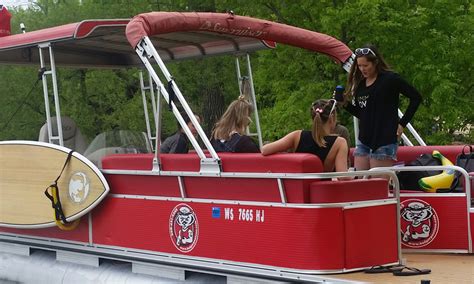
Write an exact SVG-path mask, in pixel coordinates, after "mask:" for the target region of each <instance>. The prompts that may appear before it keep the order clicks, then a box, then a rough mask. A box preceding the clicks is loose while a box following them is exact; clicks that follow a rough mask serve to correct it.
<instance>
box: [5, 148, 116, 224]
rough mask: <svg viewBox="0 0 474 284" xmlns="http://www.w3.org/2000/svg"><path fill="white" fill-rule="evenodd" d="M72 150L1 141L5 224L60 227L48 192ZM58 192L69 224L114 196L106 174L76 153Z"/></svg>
mask: <svg viewBox="0 0 474 284" xmlns="http://www.w3.org/2000/svg"><path fill="white" fill-rule="evenodd" d="M70 151H71V150H70V149H68V148H65V147H61V146H57V145H54V144H48V143H43V142H36V141H1V142H0V226H2V227H12V228H45V227H52V226H55V225H56V224H55V214H54V209H53V208H52V206H51V201H50V200H49V199H48V198H47V197H46V196H45V194H44V191H45V189H46V188H47V187H48V186H49V185H51V184H52V183H53V182H54V180H55V179H56V178H57V177H58V175H59V174H60V173H61V169H62V168H63V166H64V163H65V161H66V159H67V156H68V154H69V152H70ZM58 188H59V196H60V200H61V204H62V209H63V212H64V215H65V216H66V220H67V221H74V220H76V219H78V218H80V217H81V216H83V215H84V214H87V213H88V212H89V211H90V210H91V209H92V208H94V207H95V206H96V205H97V204H99V203H100V201H101V200H102V199H104V197H105V196H106V195H107V193H108V192H109V185H108V184H107V181H106V180H105V177H104V176H103V175H102V173H101V172H100V170H99V169H98V168H97V167H96V166H95V165H94V164H93V163H91V162H90V161H89V160H87V158H85V157H84V156H82V155H81V154H79V153H76V152H73V154H72V157H71V160H70V161H69V163H68V164H67V165H66V167H65V168H64V171H63V173H62V175H61V178H60V179H59V180H58ZM50 193H51V192H50Z"/></svg>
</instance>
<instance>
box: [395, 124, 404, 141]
mask: <svg viewBox="0 0 474 284" xmlns="http://www.w3.org/2000/svg"><path fill="white" fill-rule="evenodd" d="M404 129H405V128H404V127H403V126H401V125H400V124H399V125H398V128H397V137H398V139H400V138H401V137H402V134H403V130H404Z"/></svg>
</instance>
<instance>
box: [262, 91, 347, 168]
mask: <svg viewBox="0 0 474 284" xmlns="http://www.w3.org/2000/svg"><path fill="white" fill-rule="evenodd" d="M311 118H312V119H313V126H312V129H311V131H307V130H296V131H293V132H291V133H289V134H287V135H286V136H285V137H283V138H281V139H280V140H278V141H275V142H272V143H269V144H266V145H264V146H263V147H262V154H263V155H264V156H266V155H270V154H273V153H277V152H284V151H294V152H296V153H311V154H314V155H316V156H318V157H319V158H320V159H321V161H322V162H323V165H324V171H326V172H331V171H337V172H345V171H347V154H348V151H349V149H348V147H347V143H346V141H345V139H344V138H341V137H338V136H337V135H331V134H330V133H332V132H333V130H334V127H335V126H336V120H337V114H336V101H335V100H317V101H315V102H314V103H313V104H312V106H311Z"/></svg>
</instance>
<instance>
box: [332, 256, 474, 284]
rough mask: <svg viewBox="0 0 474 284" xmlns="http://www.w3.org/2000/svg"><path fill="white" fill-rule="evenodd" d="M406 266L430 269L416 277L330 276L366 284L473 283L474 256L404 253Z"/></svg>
mask: <svg viewBox="0 0 474 284" xmlns="http://www.w3.org/2000/svg"><path fill="white" fill-rule="evenodd" d="M403 258H404V259H406V266H408V267H415V268H418V269H425V268H428V269H431V273H430V274H425V275H416V276H394V275H393V274H392V273H377V274H368V273H364V272H354V273H347V274H338V275H334V276H331V278H333V279H335V280H336V279H338V280H352V281H355V282H367V283H421V280H430V281H431V283H474V255H472V254H434V253H433V254H428V253H404V254H403Z"/></svg>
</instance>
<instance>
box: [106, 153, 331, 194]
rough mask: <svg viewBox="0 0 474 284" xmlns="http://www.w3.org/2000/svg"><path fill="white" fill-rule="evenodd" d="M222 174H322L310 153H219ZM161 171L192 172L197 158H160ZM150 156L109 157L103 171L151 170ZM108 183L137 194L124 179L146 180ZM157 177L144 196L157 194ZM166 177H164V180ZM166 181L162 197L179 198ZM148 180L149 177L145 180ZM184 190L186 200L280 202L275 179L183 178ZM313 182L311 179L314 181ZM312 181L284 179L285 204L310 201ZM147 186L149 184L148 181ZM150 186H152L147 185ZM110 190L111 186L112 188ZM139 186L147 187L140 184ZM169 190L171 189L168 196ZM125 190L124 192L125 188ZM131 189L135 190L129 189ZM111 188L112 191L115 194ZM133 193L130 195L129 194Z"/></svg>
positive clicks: (196, 167) (197, 166) (175, 188)
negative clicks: (152, 188)
mask: <svg viewBox="0 0 474 284" xmlns="http://www.w3.org/2000/svg"><path fill="white" fill-rule="evenodd" d="M219 157H220V158H221V164H222V170H223V172H243V173H318V172H322V171H323V165H322V163H321V161H320V159H319V158H318V157H317V156H315V155H312V154H302V153H297V154H275V155H270V156H262V155H261V154H260V153H245V154H244V153H220V154H219ZM160 158H161V165H162V170H165V171H194V172H197V171H199V169H200V159H199V157H198V156H197V154H195V153H190V154H162V155H160ZM152 160H153V154H120V155H110V156H107V157H105V158H104V159H103V160H102V167H103V169H120V170H151V169H152ZM107 178H108V180H109V179H110V180H111V181H112V182H114V185H115V187H118V189H116V190H119V192H120V193H130V194H139V193H136V191H137V190H139V191H140V190H142V191H143V189H140V188H138V189H137V187H136V186H135V187H133V186H131V185H128V186H127V185H125V184H123V183H127V182H126V180H127V179H134V180H135V183H136V182H138V181H139V180H142V179H145V177H143V178H139V177H136V176H130V175H128V176H127V179H125V178H121V177H117V176H115V175H107ZM160 178H161V177H160V176H156V177H154V178H153V180H154V182H153V183H154V188H155V189H154V190H153V191H152V190H151V189H150V190H146V191H145V192H146V193H147V194H160V193H159V191H157V189H156V187H157V186H158V183H159V182H160V181H159V180H160ZM163 178H165V177H163ZM166 178H168V180H167V187H168V189H166V190H165V189H163V191H162V192H161V194H165V193H166V194H168V195H171V196H179V194H180V192H179V187H178V183H177V182H175V183H172V181H170V180H169V179H170V177H166ZM148 179H150V178H148ZM183 180H184V188H185V191H186V197H190V198H211V199H225V200H250V201H267V202H279V201H281V195H280V192H279V189H278V183H277V180H276V179H258V178H239V179H236V178H222V177H219V178H212V177H205V178H204V177H185V178H183ZM313 181H314V180H313ZM311 182H312V181H311V180H291V179H286V180H283V185H284V189H285V193H286V198H287V201H288V202H293V203H305V202H309V184H310V183H311ZM149 183H152V182H151V181H150V182H149ZM149 186H150V187H152V185H151V184H150V185H149ZM111 187H112V186H111ZM141 187H146V185H145V184H143V182H142V183H141ZM170 187H173V190H172V192H173V193H172V194H170V189H169V188H170ZM125 188H127V190H125V191H124V189H125ZM132 188H134V189H132ZM116 190H114V189H112V192H117V191H116ZM132 190H133V193H132V192H130V191H132Z"/></svg>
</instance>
